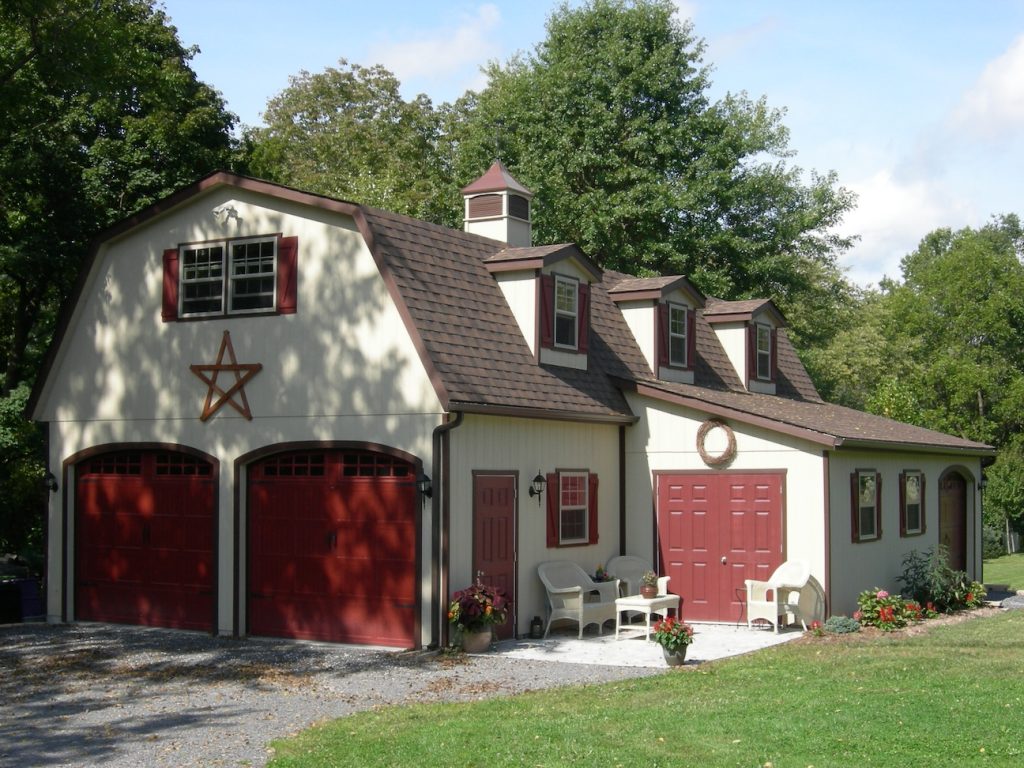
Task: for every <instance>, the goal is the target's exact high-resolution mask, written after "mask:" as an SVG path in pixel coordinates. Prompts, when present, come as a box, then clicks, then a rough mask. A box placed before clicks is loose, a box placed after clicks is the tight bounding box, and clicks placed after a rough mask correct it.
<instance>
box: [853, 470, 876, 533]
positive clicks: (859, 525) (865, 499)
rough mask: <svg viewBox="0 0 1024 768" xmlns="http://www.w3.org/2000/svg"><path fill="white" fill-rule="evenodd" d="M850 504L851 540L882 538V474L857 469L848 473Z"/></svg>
mask: <svg viewBox="0 0 1024 768" xmlns="http://www.w3.org/2000/svg"><path fill="white" fill-rule="evenodd" d="M850 506H851V510H850V524H851V528H852V539H853V541H855V542H858V541H875V540H877V539H880V538H882V476H881V475H880V474H879V473H878V472H876V471H875V470H873V469H858V470H857V471H856V472H854V473H853V474H851V475H850Z"/></svg>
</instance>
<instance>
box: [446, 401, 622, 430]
mask: <svg viewBox="0 0 1024 768" xmlns="http://www.w3.org/2000/svg"><path fill="white" fill-rule="evenodd" d="M448 410H449V411H462V412H463V413H474V414H478V415H481V416H515V417H519V418H528V419H547V420H554V421H572V422H584V423H591V424H593V423H599V424H635V423H636V422H637V421H638V420H639V419H638V417H636V416H634V415H632V414H628V415H627V414H614V413H588V412H585V411H560V410H554V409H551V408H531V407H529V406H522V405H493V404H490V403H469V402H462V401H458V400H452V401H451V402H449V403H448Z"/></svg>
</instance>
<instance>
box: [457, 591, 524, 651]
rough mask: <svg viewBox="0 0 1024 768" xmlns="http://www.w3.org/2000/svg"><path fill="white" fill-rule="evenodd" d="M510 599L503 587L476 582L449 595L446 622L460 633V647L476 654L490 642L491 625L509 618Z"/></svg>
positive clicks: (483, 649)
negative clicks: (449, 602) (450, 599)
mask: <svg viewBox="0 0 1024 768" xmlns="http://www.w3.org/2000/svg"><path fill="white" fill-rule="evenodd" d="M508 608H509V599H508V595H507V594H506V593H505V590H503V589H501V588H500V587H492V586H488V585H486V584H481V583H480V582H479V581H477V583H476V584H474V585H472V586H471V587H467V588H466V589H462V590H459V591H458V592H456V593H455V594H454V595H452V602H451V604H450V605H449V606H448V621H449V622H450V623H451V625H452V626H453V627H455V628H456V630H458V632H459V634H460V635H461V638H460V639H461V642H462V648H463V650H465V651H467V652H469V653H479V652H481V651H485V650H487V647H488V646H489V645H490V644H491V628H492V627H493V626H494V625H496V624H504V623H505V622H506V621H507V620H508Z"/></svg>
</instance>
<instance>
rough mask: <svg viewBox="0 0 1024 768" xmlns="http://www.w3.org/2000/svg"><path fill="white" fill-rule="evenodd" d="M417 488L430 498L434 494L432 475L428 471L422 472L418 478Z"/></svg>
mask: <svg viewBox="0 0 1024 768" xmlns="http://www.w3.org/2000/svg"><path fill="white" fill-rule="evenodd" d="M416 490H417V491H419V492H420V493H422V494H423V495H424V496H426V497H427V498H428V499H429V498H431V497H432V496H433V495H434V487H433V486H432V485H431V484H430V475H428V474H427V473H426V472H420V476H419V477H417V478H416Z"/></svg>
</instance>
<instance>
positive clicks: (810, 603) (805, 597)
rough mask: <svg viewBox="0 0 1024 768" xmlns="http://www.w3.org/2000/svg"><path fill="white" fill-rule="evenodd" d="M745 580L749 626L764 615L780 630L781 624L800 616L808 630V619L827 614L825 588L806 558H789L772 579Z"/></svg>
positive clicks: (820, 617)
mask: <svg viewBox="0 0 1024 768" xmlns="http://www.w3.org/2000/svg"><path fill="white" fill-rule="evenodd" d="M744 583H745V584H746V585H747V627H748V628H749V627H750V626H751V624H752V623H753V622H755V621H758V620H759V619H760V620H764V621H767V622H770V623H771V624H772V626H773V627H774V628H775V632H778V631H779V626H780V625H783V624H785V625H789V624H790V623H791V621H793V620H796V621H799V622H800V624H801V626H802V627H803V628H804V631H807V622H809V621H814V620H815V619H822V618H824V617H825V591H824V590H823V589H822V588H821V584H819V583H818V580H817V579H815V578H814V577H813V576H812V575H811V567H810V565H809V564H808V563H806V562H804V561H802V560H787V561H786V562H785V563H783V564H782V565H780V566H779V567H778V568H776V569H775V573H773V574H772V575H771V577H769V579H768V581H756V580H754V579H747V580H746V581H745V582H744ZM790 616H792V617H793V619H792V620H791V619H790Z"/></svg>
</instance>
